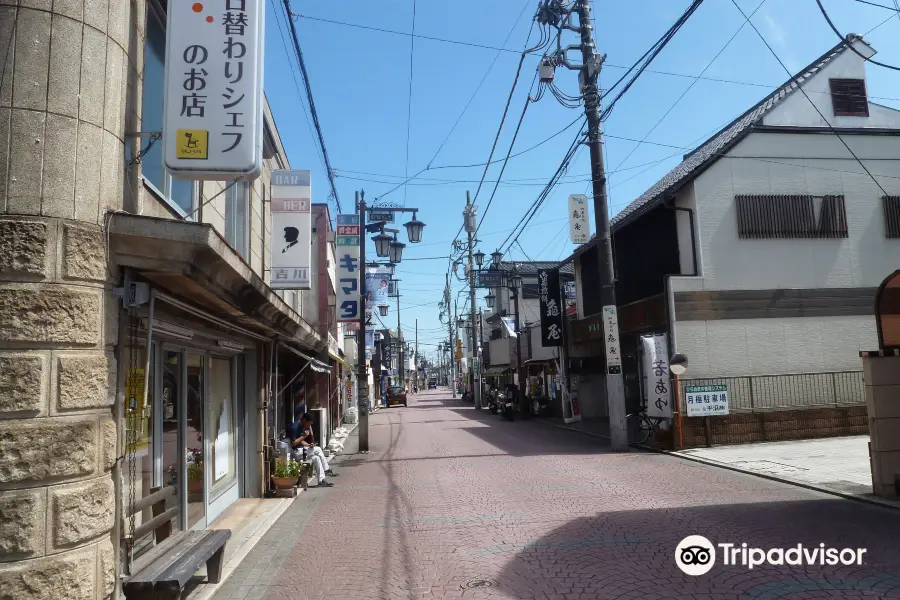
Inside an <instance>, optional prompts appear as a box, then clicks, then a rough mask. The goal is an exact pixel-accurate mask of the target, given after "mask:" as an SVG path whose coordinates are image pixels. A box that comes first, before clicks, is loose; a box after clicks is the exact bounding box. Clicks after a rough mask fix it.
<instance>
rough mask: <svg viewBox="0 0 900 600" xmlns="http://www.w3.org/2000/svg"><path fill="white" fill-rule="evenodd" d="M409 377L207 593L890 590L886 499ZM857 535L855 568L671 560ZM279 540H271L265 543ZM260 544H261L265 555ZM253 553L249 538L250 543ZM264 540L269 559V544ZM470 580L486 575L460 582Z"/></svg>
mask: <svg viewBox="0 0 900 600" xmlns="http://www.w3.org/2000/svg"><path fill="white" fill-rule="evenodd" d="M446 396H447V394H446V393H445V392H442V391H439V392H429V393H420V394H419V395H418V396H417V397H416V398H415V399H414V400H411V403H410V406H409V408H396V409H390V410H387V411H381V412H379V413H378V414H376V415H373V416H372V417H371V419H370V431H371V447H372V453H371V454H368V455H355V456H351V457H347V459H346V460H345V462H344V465H343V467H342V468H340V477H339V478H338V479H337V480H336V486H335V487H334V488H332V489H327V490H313V489H310V491H309V492H308V493H307V494H304V495H302V496H301V498H300V499H298V501H296V502H295V503H294V504H293V505H292V506H291V508H290V509H288V511H287V512H286V513H285V515H284V516H283V517H282V519H281V522H279V523H278V524H276V526H275V527H273V530H272V531H271V532H270V533H269V534H268V535H267V538H265V539H264V540H263V542H262V543H261V544H260V547H259V548H258V549H254V551H253V552H252V553H251V555H250V557H249V559H248V561H249V564H251V565H252V564H253V563H252V561H253V559H254V554H257V556H256V561H257V564H259V563H264V566H265V570H263V568H262V566H259V567H256V568H254V569H253V570H252V578H249V579H244V580H241V579H240V578H241V577H245V578H246V577H248V575H247V574H248V572H249V571H248V570H247V569H245V570H244V571H243V573H242V572H238V573H237V574H236V575H235V576H234V578H233V579H234V580H229V582H228V583H227V585H226V586H225V587H223V589H222V590H221V592H220V593H219V594H218V595H217V596H216V600H237V599H238V598H247V599H253V600H255V599H259V598H265V599H267V600H282V599H284V600H287V599H289V598H291V599H309V600H320V599H326V598H327V599H329V600H369V599H378V600H380V599H384V600H395V599H396V600H399V599H404V600H414V599H423V600H432V599H433V600H441V599H445V598H492V599H493V598H496V599H500V598H503V599H506V598H522V599H556V598H561V599H566V600H570V599H591V600H593V599H601V598H610V599H612V598H615V599H623V600H624V599H635V600H638V599H656V598H686V599H695V600H706V599H711V598H725V599H735V600H736V599H744V598H747V599H758V600H774V599H776V598H777V599H780V600H799V599H801V598H802V599H816V598H900V513H898V512H891V511H888V510H886V509H881V508H878V507H872V506H868V505H864V504H861V503H856V502H852V501H848V500H840V499H833V498H832V497H829V496H826V495H823V494H819V493H816V492H812V491H808V490H805V489H801V488H795V487H791V486H788V485H785V484H780V483H777V482H772V481H768V480H765V479H760V478H755V477H752V476H748V475H742V474H739V473H735V472H731V471H727V470H723V469H717V468H715V467H710V466H706V465H701V464H697V463H693V462H690V461H685V460H681V459H677V458H672V457H668V456H663V455H656V454H645V453H638V452H632V453H626V454H612V453H609V452H607V451H606V449H605V448H603V447H602V446H598V443H600V441H599V440H596V439H594V438H590V437H587V436H582V435H578V434H575V433H572V432H567V431H564V430H560V429H557V428H553V427H548V426H546V425H543V424H540V423H534V422H514V423H509V422H506V421H504V420H502V419H500V418H499V417H496V416H493V415H490V414H487V413H484V414H476V413H475V411H474V410H473V409H471V408H470V407H464V406H462V405H460V404H459V403H458V402H457V401H453V400H446V399H442V398H446ZM691 534H701V535H705V536H706V537H708V538H709V539H711V540H713V542H736V543H737V544H740V543H742V542H746V543H748V545H750V546H752V547H762V548H766V549H768V548H772V547H781V546H795V545H797V544H798V543H802V544H804V545H806V546H809V547H817V546H818V545H819V544H820V543H824V544H826V546H831V547H838V548H844V547H853V548H856V547H864V548H867V549H868V553H867V554H866V555H865V558H866V564H864V565H863V566H862V567H856V566H850V567H847V566H835V567H829V566H781V567H757V568H755V569H753V570H752V571H750V570H747V569H746V568H741V567H730V566H723V565H721V559H720V560H719V561H718V562H717V564H716V566H715V567H714V568H713V570H712V571H711V572H710V573H708V574H707V575H703V576H700V577H690V576H687V575H684V574H682V573H681V571H679V570H678V569H677V568H676V566H675V564H674V549H675V547H676V545H677V544H678V542H679V541H680V540H681V539H682V538H684V537H685V536H687V535H691ZM276 547H277V549H276ZM266 552H268V553H269V554H268V555H266V554H265V553H266ZM259 553H263V554H259ZM275 555H277V558H272V556H275ZM477 580H481V581H483V582H486V585H490V586H491V587H480V588H479V587H476V588H474V589H472V588H468V587H467V586H468V585H478V584H477V583H474V584H473V583H471V582H473V581H477Z"/></svg>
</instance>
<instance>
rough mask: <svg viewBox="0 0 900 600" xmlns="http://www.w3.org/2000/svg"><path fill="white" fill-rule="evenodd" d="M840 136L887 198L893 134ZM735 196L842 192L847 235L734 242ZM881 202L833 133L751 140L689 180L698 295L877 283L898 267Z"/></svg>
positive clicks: (895, 186) (895, 189)
mask: <svg viewBox="0 0 900 600" xmlns="http://www.w3.org/2000/svg"><path fill="white" fill-rule="evenodd" d="M844 139H845V141H846V142H847V143H848V144H849V145H850V146H851V148H852V149H853V150H854V152H855V153H856V154H857V156H859V157H860V159H861V160H863V163H864V164H865V165H866V168H867V169H868V170H869V172H870V173H872V174H873V176H875V177H876V178H877V180H878V182H879V183H880V185H881V187H882V188H884V190H885V191H887V192H888V193H889V194H900V178H898V175H900V160H897V159H896V157H900V136H897V137H894V136H845V138H844ZM801 157H802V158H801ZM739 194H810V195H824V194H843V195H844V196H845V203H846V211H847V220H848V227H849V235H850V237H849V238H847V239H833V240H832V239H822V240H818V239H799V240H797V239H783V240H782V239H765V240H744V239H740V238H739V237H738V232H737V208H736V202H735V200H734V197H735V195H739ZM881 196H882V191H881V189H880V188H879V187H878V185H876V183H875V182H874V181H873V180H872V178H871V177H870V176H869V175H867V174H866V173H865V172H864V171H863V170H862V167H861V166H860V165H859V163H858V162H856V160H854V159H853V158H852V157H851V156H850V155H849V153H848V152H847V150H846V148H844V147H843V145H842V144H841V142H840V140H838V139H837V138H836V137H835V136H833V135H821V134H774V133H754V134H751V135H750V136H748V138H747V139H746V140H744V141H743V142H741V143H740V144H738V145H737V146H736V147H735V148H734V149H732V151H731V152H729V153H728V157H726V158H723V159H722V160H719V161H718V162H716V163H715V164H713V165H712V167H710V168H709V169H708V170H707V171H705V172H704V173H703V174H702V175H700V176H699V177H698V178H697V179H696V180H695V181H694V182H693V196H692V198H693V201H694V205H695V206H696V211H695V219H696V225H697V238H698V245H699V248H700V252H699V254H700V260H701V265H702V266H701V269H700V271H701V273H702V274H703V288H704V289H708V290H729V289H748V290H753V289H774V288H793V289H797V288H819V287H876V286H878V285H879V283H880V282H881V281H882V280H883V279H884V277H885V276H886V275H887V274H889V273H891V272H893V271H894V270H895V269H896V268H897V266H898V265H900V240H892V239H887V238H886V237H885V234H884V216H883V211H882V204H881ZM688 241H689V238H688Z"/></svg>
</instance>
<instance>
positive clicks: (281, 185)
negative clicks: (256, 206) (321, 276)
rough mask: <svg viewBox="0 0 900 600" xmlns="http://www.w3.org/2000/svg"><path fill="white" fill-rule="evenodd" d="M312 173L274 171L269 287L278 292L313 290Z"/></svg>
mask: <svg viewBox="0 0 900 600" xmlns="http://www.w3.org/2000/svg"><path fill="white" fill-rule="evenodd" d="M310 198H311V194H310V172H309V171H273V172H272V205H271V206H272V241H271V243H270V244H269V258H270V260H269V264H270V265H271V271H270V272H269V285H270V286H272V288H274V289H277V290H309V289H312V286H311V283H310V278H309V269H310V253H311V248H312V245H311V242H310V240H311V236H312V218H311V217H312V215H311V213H310Z"/></svg>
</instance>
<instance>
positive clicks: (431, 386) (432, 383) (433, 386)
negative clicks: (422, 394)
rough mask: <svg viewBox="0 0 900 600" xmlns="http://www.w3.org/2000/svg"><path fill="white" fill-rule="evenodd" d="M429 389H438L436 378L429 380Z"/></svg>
mask: <svg viewBox="0 0 900 600" xmlns="http://www.w3.org/2000/svg"><path fill="white" fill-rule="evenodd" d="M428 389H429V390H436V389H437V381H435V380H434V379H432V380H430V381H429V382H428Z"/></svg>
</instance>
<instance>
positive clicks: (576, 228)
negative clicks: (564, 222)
mask: <svg viewBox="0 0 900 600" xmlns="http://www.w3.org/2000/svg"><path fill="white" fill-rule="evenodd" d="M587 203H588V198H587V196H583V195H581V194H572V195H571V196H569V238H570V239H571V240H572V243H573V244H586V243H587V242H588V240H589V239H590V237H591V226H590V225H589V224H588V213H587Z"/></svg>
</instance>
